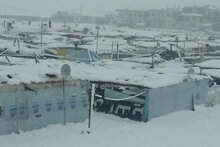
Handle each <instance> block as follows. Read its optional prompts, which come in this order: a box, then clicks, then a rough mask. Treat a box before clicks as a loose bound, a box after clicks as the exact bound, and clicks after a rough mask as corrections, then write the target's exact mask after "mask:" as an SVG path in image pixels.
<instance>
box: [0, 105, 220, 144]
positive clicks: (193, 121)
mask: <svg viewBox="0 0 220 147" xmlns="http://www.w3.org/2000/svg"><path fill="white" fill-rule="evenodd" d="M219 122H220V105H216V106H214V107H211V108H205V107H203V106H199V107H196V111H195V112H192V111H180V112H175V113H172V114H169V115H167V116H163V117H158V118H155V119H152V120H151V121H149V122H147V123H143V122H142V123H140V122H135V121H131V120H127V119H122V118H119V117H116V116H113V115H106V114H99V113H94V114H93V120H92V129H91V133H90V134H87V133H86V130H87V124H88V122H87V121H86V122H83V123H78V124H67V125H66V126H63V125H61V124H60V125H50V126H48V127H47V128H43V129H41V130H34V131H31V132H26V133H23V132H21V134H19V135H17V134H11V135H5V136H0V142H1V146H2V147H14V146H16V147H39V146H40V147H50V146H53V147H73V146H78V147H135V146H137V147H144V146H149V147H219V145H220V140H219V137H220V135H219V132H220V125H219ZM82 131H84V133H82Z"/></svg>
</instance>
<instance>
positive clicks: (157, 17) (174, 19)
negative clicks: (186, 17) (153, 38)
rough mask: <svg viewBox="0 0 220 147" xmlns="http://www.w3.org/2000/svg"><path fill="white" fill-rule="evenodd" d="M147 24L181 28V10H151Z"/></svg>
mask: <svg viewBox="0 0 220 147" xmlns="http://www.w3.org/2000/svg"><path fill="white" fill-rule="evenodd" d="M148 12H149V17H148V21H147V24H148V26H149V27H153V28H168V29H171V28H179V23H180V16H181V12H180V11H179V10H178V9H159V10H149V11H148Z"/></svg>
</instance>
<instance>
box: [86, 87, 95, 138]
mask: <svg viewBox="0 0 220 147" xmlns="http://www.w3.org/2000/svg"><path fill="white" fill-rule="evenodd" d="M94 96H95V84H92V92H91V98H90V105H89V107H90V109H89V123H88V131H87V133H88V134H90V128H91V119H92V110H93V103H94V98H95V97H94Z"/></svg>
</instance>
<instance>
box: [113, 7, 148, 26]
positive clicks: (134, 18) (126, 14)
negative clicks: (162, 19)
mask: <svg viewBox="0 0 220 147" xmlns="http://www.w3.org/2000/svg"><path fill="white" fill-rule="evenodd" d="M116 11H117V17H116V21H117V25H119V26H130V27H135V26H136V24H140V23H146V20H147V17H148V12H147V11H144V10H128V9H118V10H116Z"/></svg>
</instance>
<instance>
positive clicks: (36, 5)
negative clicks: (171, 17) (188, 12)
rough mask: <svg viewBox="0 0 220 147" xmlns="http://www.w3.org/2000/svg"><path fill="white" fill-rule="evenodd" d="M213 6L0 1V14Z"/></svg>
mask: <svg viewBox="0 0 220 147" xmlns="http://www.w3.org/2000/svg"><path fill="white" fill-rule="evenodd" d="M207 4H210V5H215V6H217V7H218V8H220V0H0V14H17V15H37V16H50V15H51V14H52V13H54V12H56V11H59V10H61V11H69V12H75V13H79V12H80V9H81V13H82V14H84V15H87V14H90V15H101V14H106V13H111V12H113V11H114V9H118V8H123V9H124V8H128V9H146V10H147V9H155V8H167V7H169V8H171V7H176V8H177V7H180V8H182V7H183V6H194V5H207Z"/></svg>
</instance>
